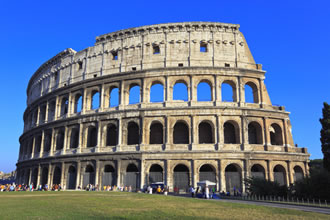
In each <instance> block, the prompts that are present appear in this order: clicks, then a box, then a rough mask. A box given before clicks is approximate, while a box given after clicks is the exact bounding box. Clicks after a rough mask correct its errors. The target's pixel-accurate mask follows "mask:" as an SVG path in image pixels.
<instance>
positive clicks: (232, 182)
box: [225, 164, 242, 194]
mask: <svg viewBox="0 0 330 220" xmlns="http://www.w3.org/2000/svg"><path fill="white" fill-rule="evenodd" d="M241 172H242V171H241V168H240V167H239V165H237V164H229V165H228V166H227V167H226V169H225V178H226V191H227V192H229V193H230V194H236V193H237V192H242V174H241Z"/></svg>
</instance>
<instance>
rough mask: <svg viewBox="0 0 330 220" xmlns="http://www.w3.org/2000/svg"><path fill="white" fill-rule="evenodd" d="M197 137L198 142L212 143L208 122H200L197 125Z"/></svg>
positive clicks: (211, 131)
mask: <svg viewBox="0 0 330 220" xmlns="http://www.w3.org/2000/svg"><path fill="white" fill-rule="evenodd" d="M198 137H199V143H200V144H211V143H214V139H213V129H212V126H211V125H210V124H209V123H208V122H201V123H200V124H199V125H198Z"/></svg>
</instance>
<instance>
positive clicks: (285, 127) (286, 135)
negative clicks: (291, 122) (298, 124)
mask: <svg viewBox="0 0 330 220" xmlns="http://www.w3.org/2000/svg"><path fill="white" fill-rule="evenodd" d="M282 122H283V140H284V146H285V147H290V144H289V142H288V133H287V131H288V129H287V128H288V123H287V119H283V120H282Z"/></svg>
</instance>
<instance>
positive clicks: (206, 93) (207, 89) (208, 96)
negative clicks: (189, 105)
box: [197, 82, 212, 102]
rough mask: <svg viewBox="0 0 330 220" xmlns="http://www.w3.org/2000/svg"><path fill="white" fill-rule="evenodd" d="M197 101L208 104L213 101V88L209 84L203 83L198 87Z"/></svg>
mask: <svg viewBox="0 0 330 220" xmlns="http://www.w3.org/2000/svg"><path fill="white" fill-rule="evenodd" d="M197 101H199V102H208V101H212V90H211V86H210V84H209V83H207V82H201V83H199V84H198V86H197Z"/></svg>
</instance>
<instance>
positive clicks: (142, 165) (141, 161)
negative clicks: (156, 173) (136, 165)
mask: <svg viewBox="0 0 330 220" xmlns="http://www.w3.org/2000/svg"><path fill="white" fill-rule="evenodd" d="M143 161H144V160H143V158H141V160H140V168H141V170H140V179H141V181H140V182H141V185H140V189H143V188H144V184H145V172H144V170H145V168H144V163H143Z"/></svg>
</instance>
